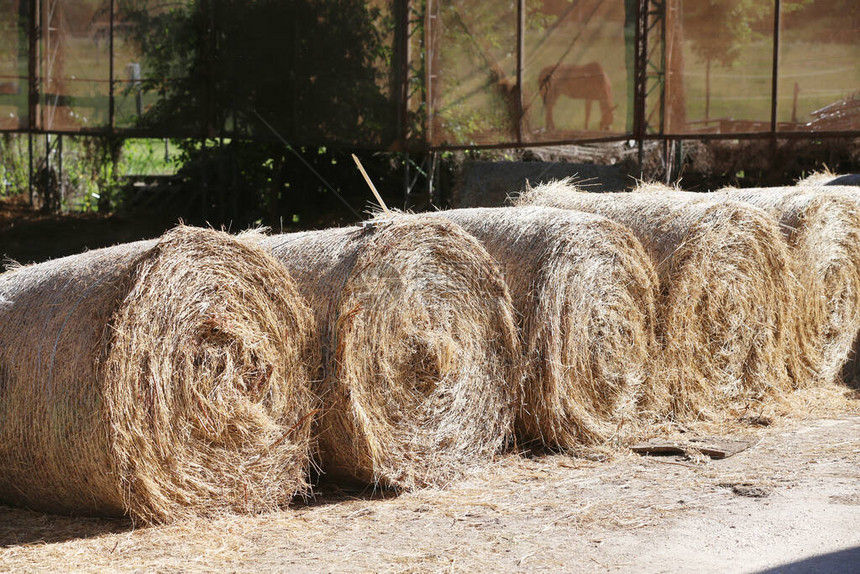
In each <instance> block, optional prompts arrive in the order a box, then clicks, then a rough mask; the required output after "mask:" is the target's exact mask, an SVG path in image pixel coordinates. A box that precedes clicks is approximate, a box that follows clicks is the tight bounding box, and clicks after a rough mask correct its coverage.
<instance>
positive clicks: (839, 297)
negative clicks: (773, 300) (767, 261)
mask: <svg viewBox="0 0 860 574" xmlns="http://www.w3.org/2000/svg"><path fill="white" fill-rule="evenodd" d="M828 189H833V188H827V187H825V188H823V189H821V190H820V191H815V190H812V189H804V188H802V187H801V188H797V187H778V188H757V189H733V188H726V189H722V190H720V191H719V192H717V194H715V195H716V196H717V197H720V196H722V197H726V198H730V199H733V200H739V201H743V202H745V203H750V204H752V205H755V206H757V207H760V208H762V209H764V210H765V211H767V212H768V213H770V214H771V215H773V217H775V218H776V219H777V221H779V224H780V228H781V230H782V232H783V235H784V237H785V239H786V241H787V242H788V245H789V247H790V249H791V253H792V254H793V256H794V258H795V261H796V265H795V268H796V269H797V275H798V278H799V279H800V281H801V285H802V286H803V288H804V289H803V291H802V294H803V297H802V299H801V301H799V304H798V305H797V307H796V310H795V313H796V317H797V320H798V321H800V322H802V323H803V324H804V325H805V326H806V328H808V329H809V330H810V332H811V336H812V337H813V341H814V343H813V344H814V345H815V347H816V349H817V352H818V354H819V355H820V357H821V362H820V365H819V369H818V370H819V378H820V379H821V381H823V382H830V381H833V380H834V379H836V378H838V376H839V373H840V371H841V369H842V366H843V365H844V364H845V363H846V361H847V360H848V355H849V353H850V352H851V347H852V344H853V342H854V338H855V336H856V333H857V331H858V328H860V206H858V204H857V203H855V202H854V201H851V200H850V199H849V198H847V197H844V196H840V195H839V194H834V193H829V192H828V191H827V190H828ZM858 196H860V193H858Z"/></svg>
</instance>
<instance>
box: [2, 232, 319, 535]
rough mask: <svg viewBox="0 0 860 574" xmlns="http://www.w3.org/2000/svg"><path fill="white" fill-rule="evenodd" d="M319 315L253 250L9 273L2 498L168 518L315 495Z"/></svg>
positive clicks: (201, 243)
mask: <svg viewBox="0 0 860 574" xmlns="http://www.w3.org/2000/svg"><path fill="white" fill-rule="evenodd" d="M313 331H314V328H313V316H312V314H311V312H310V309H309V308H308V306H307V304H306V303H305V302H304V301H303V299H302V298H301V297H300V296H299V294H298V292H297V290H296V288H295V284H294V283H293V282H292V281H291V279H290V277H289V275H288V274H287V273H286V272H285V271H284V269H283V267H282V266H281V265H280V264H279V263H278V262H277V261H275V260H274V259H273V258H272V257H271V256H269V255H268V254H267V253H266V252H265V251H263V250H262V249H260V248H259V246H258V245H256V244H255V242H254V241H253V240H252V239H250V238H247V239H242V240H239V239H236V238H232V237H230V236H229V235H227V234H225V233H222V232H217V231H212V230H203V229H194V228H190V227H178V228H176V229H173V230H171V231H169V232H167V233H166V234H165V235H164V236H163V237H161V238H160V239H159V240H153V241H142V242H137V243H131V244H126V245H119V246H115V247H110V248H106V249H99V250H96V251H90V252H87V253H83V254H80V255H75V256H71V257H65V258H62V259H57V260H54V261H49V262H47V263H42V264H39V265H32V266H27V267H21V268H17V269H15V270H12V271H7V272H6V273H4V274H3V275H0V372H2V379H3V381H2V385H0V500H2V501H3V502H4V503H9V504H16V505H24V506H28V507H31V508H35V509H39V510H44V511H49V512H56V513H72V514H92V515H128V516H130V517H132V518H133V519H135V520H136V521H142V522H161V521H168V520H171V519H175V518H180V517H185V516H191V515H207V514H211V513H215V512H220V511H240V512H256V511H261V510H267V509H272V508H276V507H279V506H282V505H285V504H287V503H288V502H289V500H290V499H291V498H292V496H293V495H294V494H295V493H301V492H303V491H305V489H306V482H305V474H306V472H307V467H308V464H309V448H310V445H309V441H310V424H307V422H306V421H307V418H308V417H309V415H311V413H312V412H313V407H314V403H313V395H311V393H310V388H309V373H310V371H309V369H308V367H307V365H306V364H305V363H306V362H307V361H311V362H315V361H316V360H315V359H314V357H313V351H314V348H313V347H311V346H310V344H311V342H312V341H313Z"/></svg>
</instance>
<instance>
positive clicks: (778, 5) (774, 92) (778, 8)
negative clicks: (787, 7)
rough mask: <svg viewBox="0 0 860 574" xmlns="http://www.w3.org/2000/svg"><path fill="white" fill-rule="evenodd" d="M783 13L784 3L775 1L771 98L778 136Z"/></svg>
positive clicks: (772, 122)
mask: <svg viewBox="0 0 860 574" xmlns="http://www.w3.org/2000/svg"><path fill="white" fill-rule="evenodd" d="M781 13H782V1H781V0H775V3H774V15H773V72H772V75H771V76H772V77H771V82H772V83H771V89H770V91H771V96H770V98H771V99H770V133H771V135H774V136H775V135H776V125H777V122H776V114H777V108H778V106H777V102H778V95H779V32H780V28H781V27H782V26H781V25H780V16H781Z"/></svg>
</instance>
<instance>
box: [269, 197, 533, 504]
mask: <svg viewBox="0 0 860 574" xmlns="http://www.w3.org/2000/svg"><path fill="white" fill-rule="evenodd" d="M264 245H265V246H266V247H268V248H269V249H270V250H271V251H272V253H273V255H275V256H276V257H277V258H278V259H279V260H281V261H282V262H283V263H284V265H285V266H286V267H287V269H288V271H289V272H290V274H291V275H292V276H293V277H295V279H296V281H297V282H298V285H299V289H300V292H301V293H302V294H303V295H305V296H306V297H307V298H308V300H309V301H310V302H311V305H312V307H313V308H314V310H315V312H316V315H317V324H318V326H319V338H320V346H321V347H322V348H323V353H324V368H323V372H322V375H321V377H320V379H321V382H320V384H319V386H318V387H317V392H318V393H319V394H320V396H321V398H322V399H323V407H322V414H321V416H320V419H319V425H318V437H319V448H320V462H321V467H322V469H323V471H324V472H326V473H327V474H328V475H329V476H332V477H336V478H339V479H355V480H358V481H361V482H363V483H374V484H380V485H381V486H384V487H393V488H396V489H412V488H417V487H422V486H427V485H440V484H443V483H445V482H446V481H448V480H449V479H451V478H453V477H456V476H457V475H459V474H461V473H462V471H463V470H464V469H466V468H468V467H471V466H474V465H476V464H479V463H480V462H481V461H485V460H487V459H488V458H489V457H491V456H492V455H493V454H494V453H496V452H497V451H499V449H501V448H502V447H503V446H505V445H506V443H507V441H508V440H509V437H510V434H511V430H512V424H513V418H514V412H515V406H516V401H517V399H518V393H519V377H518V376H517V372H518V371H517V368H516V367H515V364H514V361H515V359H516V360H519V358H520V355H519V353H520V351H519V344H518V340H517V331H516V324H515V319H514V311H513V307H512V304H511V299H510V294H509V293H508V290H507V287H506V285H505V283H504V280H503V278H502V275H501V272H500V271H499V269H498V267H496V265H495V263H494V262H493V260H492V258H491V257H490V256H489V255H488V254H487V252H486V251H485V250H484V248H483V247H481V245H480V244H479V243H478V242H477V241H476V240H475V239H474V238H472V237H471V236H469V235H468V234H466V232H464V231H463V230H462V229H461V228H460V227H458V226H456V225H454V224H453V223H449V222H444V221H440V220H439V219H436V218H430V217H423V216H417V215H402V214H397V215H394V216H393V217H392V218H391V219H388V220H385V221H382V220H380V221H377V222H370V223H369V224H366V225H364V226H361V227H347V228H340V229H328V230H323V231H312V232H303V233H296V234H288V235H280V236H273V237H271V238H269V239H268V240H266V241H265V242H264Z"/></svg>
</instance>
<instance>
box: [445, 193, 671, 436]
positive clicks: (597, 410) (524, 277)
mask: <svg viewBox="0 0 860 574" xmlns="http://www.w3.org/2000/svg"><path fill="white" fill-rule="evenodd" d="M435 215H437V216H439V217H444V218H446V219H448V220H450V221H453V222H454V223H457V224H458V225H460V226H462V227H463V228H464V229H465V230H466V231H467V232H469V233H471V234H472V235H474V236H475V237H476V238H478V240H479V241H481V243H482V244H483V245H484V247H486V249H487V251H488V252H489V253H490V255H492V256H493V257H494V258H495V259H496V261H497V262H498V263H499V265H500V267H501V269H502V271H503V273H504V275H505V280H506V281H507V283H508V287H509V288H510V291H511V296H512V297H513V300H514V307H515V309H516V310H517V313H518V316H519V318H520V328H521V333H522V339H523V347H524V348H523V352H524V356H525V364H526V369H527V376H526V381H525V388H524V398H523V402H522V404H521V408H520V413H519V417H518V425H517V426H518V429H519V431H520V433H521V434H522V435H523V436H524V438H525V439H527V440H533V439H539V440H541V441H543V442H544V444H546V445H548V446H550V447H559V448H563V449H576V448H579V447H581V446H582V445H583V444H594V443H604V442H607V441H610V440H619V439H622V438H623V437H624V436H626V435H627V434H628V431H631V430H632V429H633V427H634V426H635V425H633V424H632V423H633V422H634V421H635V417H636V414H637V413H636V410H637V409H636V407H637V404H636V403H637V400H638V398H639V396H640V393H641V392H642V391H643V390H645V389H649V388H651V383H650V381H649V375H650V374H651V372H652V362H653V360H654V355H653V354H654V348H655V340H654V322H655V301H656V298H657V296H658V295H659V285H658V281H657V275H656V273H655V271H654V268H653V265H652V264H651V260H650V259H649V258H648V255H647V254H646V253H645V251H644V249H643V248H642V246H641V244H640V243H639V241H638V240H637V239H636V238H635V237H634V236H633V234H632V233H631V232H630V231H629V230H627V228H625V227H623V226H621V225H619V224H617V223H614V222H612V221H610V220H608V219H606V218H604V217H600V216H598V215H593V214H589V213H578V212H572V211H568V210H560V209H552V208H545V207H536V206H535V207H521V208H477V209H456V210H452V211H442V212H439V213H437V214H435Z"/></svg>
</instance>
